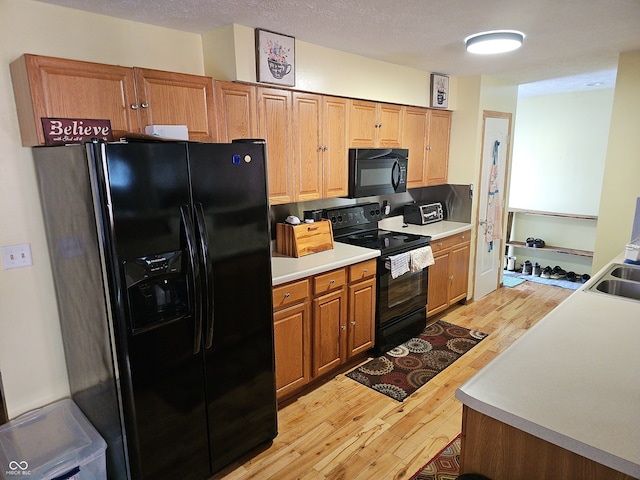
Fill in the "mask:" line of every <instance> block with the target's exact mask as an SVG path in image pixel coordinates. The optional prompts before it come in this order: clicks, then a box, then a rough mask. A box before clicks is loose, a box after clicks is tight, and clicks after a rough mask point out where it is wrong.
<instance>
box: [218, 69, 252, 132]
mask: <svg viewBox="0 0 640 480" xmlns="http://www.w3.org/2000/svg"><path fill="white" fill-rule="evenodd" d="M215 95H216V120H217V122H216V124H217V126H218V141H219V142H230V141H232V140H234V139H238V138H256V137H257V136H258V113H257V110H258V104H257V101H256V87H255V86H253V85H246V84H242V83H235V82H220V81H216V82H215Z"/></svg>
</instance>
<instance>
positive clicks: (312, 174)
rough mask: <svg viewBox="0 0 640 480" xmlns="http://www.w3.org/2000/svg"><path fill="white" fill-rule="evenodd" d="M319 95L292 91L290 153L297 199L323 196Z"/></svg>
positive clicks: (304, 199) (305, 199)
mask: <svg viewBox="0 0 640 480" xmlns="http://www.w3.org/2000/svg"><path fill="white" fill-rule="evenodd" d="M321 135H322V96H320V95H313V94H310V93H298V92H296V93H294V94H293V143H294V147H293V157H294V162H293V164H294V165H295V168H296V175H295V178H296V184H295V197H296V200H297V201H300V202H303V201H307V200H316V199H318V198H322V157H323V155H322V154H323V149H322V138H321Z"/></svg>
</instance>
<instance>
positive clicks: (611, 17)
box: [41, 0, 640, 94]
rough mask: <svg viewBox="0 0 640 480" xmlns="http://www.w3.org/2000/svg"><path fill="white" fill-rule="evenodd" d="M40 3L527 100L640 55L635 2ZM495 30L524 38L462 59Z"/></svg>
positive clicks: (610, 73) (603, 75) (611, 72)
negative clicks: (261, 40) (462, 83)
mask: <svg viewBox="0 0 640 480" xmlns="http://www.w3.org/2000/svg"><path fill="white" fill-rule="evenodd" d="M41 1H43V2H44V3H50V4H55V5H61V6H67V7H71V8H77V9H81V10H87V11H90V12H95V13H100V14H104V15H110V16H114V17H119V18H126V19H129V20H134V21H138V22H143V23H148V24H153V25H159V26H163V27H168V28H172V29H177V30H183V31H188V32H194V33H204V32H207V31H209V30H211V29H213V28H216V27H219V26H223V25H228V24H231V23H235V24H239V25H244V26H248V27H257V28H263V29H267V30H272V31H275V32H279V33H283V34H286V35H291V36H294V37H296V39H298V40H302V41H305V42H309V43H313V44H316V45H322V46H325V47H329V48H333V49H337V50H342V51H346V52H351V53H354V54H358V55H362V56H365V57H370V58H374V59H378V60H382V61H385V62H390V63H395V64H399V65H405V66H408V67H412V68H416V69H419V70H423V71H427V72H439V73H444V74H448V75H454V76H463V75H481V74H482V75H489V76H492V77H495V78H498V79H502V80H506V81H509V82H513V83H516V84H519V85H522V84H527V85H523V86H522V87H521V92H524V93H526V94H539V93H548V92H553V91H554V89H555V90H558V89H559V90H558V91H567V89H569V90H581V89H585V88H611V87H613V86H614V82H615V69H616V66H617V56H618V53H620V52H625V51H632V50H640V0H563V1H560V2H559V1H557V0H533V1H532V0H395V1H391V0H316V1H314V0H41ZM496 29H510V30H520V31H522V32H524V33H525V34H526V38H525V42H524V45H523V47H522V48H520V49H519V50H516V51H514V52H510V53H506V54H502V55H497V56H491V57H489V56H474V55H472V54H469V53H467V52H465V50H464V38H465V37H467V36H468V35H471V34H473V33H477V32H481V31H488V30H496ZM540 81H544V83H542V84H539V83H537V82H540ZM596 82H603V84H602V85H598V86H596V87H586V85H587V84H593V83H596ZM532 83H533V85H529V84H532Z"/></svg>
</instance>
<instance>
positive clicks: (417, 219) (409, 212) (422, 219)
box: [404, 202, 444, 225]
mask: <svg viewBox="0 0 640 480" xmlns="http://www.w3.org/2000/svg"><path fill="white" fill-rule="evenodd" d="M443 219H444V212H443V209H442V203H440V202H436V203H427V204H423V205H420V204H418V203H410V204H408V205H405V207H404V222H405V223H411V224H413V225H426V224H428V223H434V222H439V221H441V220H443Z"/></svg>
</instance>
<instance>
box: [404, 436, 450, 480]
mask: <svg viewBox="0 0 640 480" xmlns="http://www.w3.org/2000/svg"><path fill="white" fill-rule="evenodd" d="M459 471H460V435H458V436H457V437H456V438H454V439H453V440H451V442H449V444H448V445H447V446H446V447H444V448H443V449H442V450H440V453H438V454H437V455H436V456H435V457H433V458H432V459H431V460H429V463H427V464H426V465H425V466H424V467H422V468H421V469H420V470H418V471H417V472H416V473H415V474H414V475H413V477H411V478H410V479H409V480H455V479H456V478H457V477H458V472H459Z"/></svg>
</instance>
